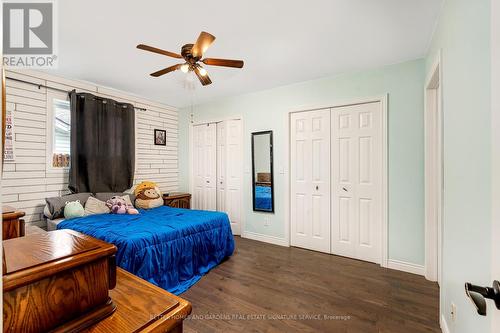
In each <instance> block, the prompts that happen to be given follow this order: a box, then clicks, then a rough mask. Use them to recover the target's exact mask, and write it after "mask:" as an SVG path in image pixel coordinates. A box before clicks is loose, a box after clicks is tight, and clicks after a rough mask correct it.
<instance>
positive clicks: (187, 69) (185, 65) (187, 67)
mask: <svg viewBox="0 0 500 333" xmlns="http://www.w3.org/2000/svg"><path fill="white" fill-rule="evenodd" d="M181 71H182V72H183V73H187V72H189V65H188V64H183V65H181Z"/></svg>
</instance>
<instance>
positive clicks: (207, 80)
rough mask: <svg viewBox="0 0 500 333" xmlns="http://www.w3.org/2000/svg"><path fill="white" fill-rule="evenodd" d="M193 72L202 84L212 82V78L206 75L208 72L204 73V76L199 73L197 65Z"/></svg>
mask: <svg viewBox="0 0 500 333" xmlns="http://www.w3.org/2000/svg"><path fill="white" fill-rule="evenodd" d="M194 73H195V74H196V76H197V77H198V79H199V80H200V82H201V84H202V85H204V86H206V85H209V84H210V83H212V80H210V78H209V77H208V74H206V75H204V76H203V75H201V73H200V68H199V67H195V68H194Z"/></svg>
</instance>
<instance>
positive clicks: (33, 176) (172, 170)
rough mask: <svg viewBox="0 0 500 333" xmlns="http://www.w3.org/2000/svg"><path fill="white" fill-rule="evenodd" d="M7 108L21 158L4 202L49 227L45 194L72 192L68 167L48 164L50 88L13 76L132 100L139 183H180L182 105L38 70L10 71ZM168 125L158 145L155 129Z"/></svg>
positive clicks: (7, 169) (8, 166)
mask: <svg viewBox="0 0 500 333" xmlns="http://www.w3.org/2000/svg"><path fill="white" fill-rule="evenodd" d="M6 76H7V80H6V86H7V110H9V111H12V113H13V116H14V138H15V142H14V149H15V161H14V162H5V163H4V165H3V175H2V184H1V186H2V203H4V204H6V205H10V206H14V207H16V208H18V209H20V210H22V211H24V212H25V213H26V216H25V221H26V222H27V223H32V224H35V225H38V226H42V227H45V225H46V222H45V220H44V218H43V207H44V205H45V198H46V197H52V196H58V195H61V194H65V193H67V192H68V191H67V186H68V172H67V171H63V170H51V169H50V168H49V167H48V165H47V157H46V156H47V154H51V153H50V152H49V151H48V149H47V144H46V141H47V140H46V137H47V133H46V129H47V104H48V103H47V90H48V89H46V88H40V89H39V88H38V87H37V86H34V85H30V84H26V83H21V82H16V81H13V80H9V79H8V77H13V78H18V79H22V80H25V81H29V82H33V83H37V84H42V85H47V86H49V87H54V88H59V89H64V90H68V91H70V90H72V89H76V90H77V91H82V92H83V91H85V92H90V93H93V94H96V95H99V96H103V97H108V98H113V99H115V100H118V101H122V102H129V103H132V104H133V105H134V106H136V107H140V108H145V109H146V111H140V110H136V133H135V134H136V172H135V180H134V183H135V184H136V183H138V182H141V181H143V180H151V181H154V182H156V183H158V185H159V186H160V188H161V189H162V191H164V192H168V191H175V190H177V189H178V158H177V152H178V130H179V127H178V114H177V112H178V110H177V109H176V108H173V107H170V106H167V105H163V104H160V103H156V102H152V101H148V100H146V99H143V98H140V97H137V96H133V95H131V94H127V93H124V92H119V91H117V90H114V89H110V88H105V87H100V86H97V85H94V84H91V83H87V82H81V81H75V80H68V79H64V78H60V77H56V76H52V75H48V74H45V73H41V72H35V71H22V72H18V71H6ZM49 89H50V88H49ZM155 128H157V129H164V130H166V131H167V145H166V146H155V145H154V139H153V130H154V129H155Z"/></svg>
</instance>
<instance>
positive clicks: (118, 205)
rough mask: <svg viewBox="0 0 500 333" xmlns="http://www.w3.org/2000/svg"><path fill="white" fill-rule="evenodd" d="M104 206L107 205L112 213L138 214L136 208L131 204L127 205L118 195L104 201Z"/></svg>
mask: <svg viewBox="0 0 500 333" xmlns="http://www.w3.org/2000/svg"><path fill="white" fill-rule="evenodd" d="M106 206H108V208H109V209H110V210H111V213H112V214H127V213H128V214H139V212H138V211H137V209H135V208H134V207H133V206H131V205H127V202H126V201H125V199H123V198H122V197H119V196H114V197H112V198H111V199H109V200H108V201H106Z"/></svg>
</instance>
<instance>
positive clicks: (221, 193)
mask: <svg viewBox="0 0 500 333" xmlns="http://www.w3.org/2000/svg"><path fill="white" fill-rule="evenodd" d="M226 141H227V140H226V124H225V123H224V122H222V123H217V211H219V212H226V164H227V163H226V158H227V149H226Z"/></svg>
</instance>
